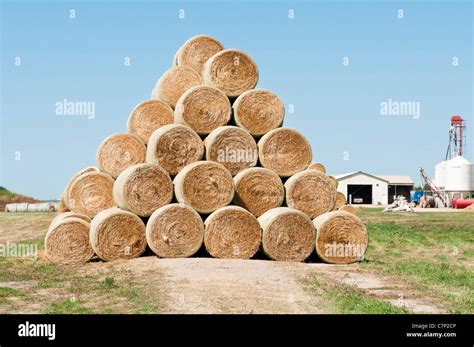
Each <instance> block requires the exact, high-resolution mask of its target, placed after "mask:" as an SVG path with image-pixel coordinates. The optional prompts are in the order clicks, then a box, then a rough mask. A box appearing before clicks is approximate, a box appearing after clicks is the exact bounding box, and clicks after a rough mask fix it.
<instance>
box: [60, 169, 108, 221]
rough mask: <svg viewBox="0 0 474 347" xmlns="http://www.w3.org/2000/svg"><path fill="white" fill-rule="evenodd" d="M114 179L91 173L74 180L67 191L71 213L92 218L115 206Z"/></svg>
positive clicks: (105, 175) (94, 172)
mask: <svg viewBox="0 0 474 347" xmlns="http://www.w3.org/2000/svg"><path fill="white" fill-rule="evenodd" d="M113 186H114V179H113V178H112V177H110V175H108V174H106V173H104V172H99V171H91V172H87V173H85V174H82V175H81V176H79V177H78V178H76V179H75V180H74V182H73V183H72V185H71V188H70V189H69V207H70V209H71V211H74V212H76V213H81V214H85V215H87V216H89V217H91V218H92V217H94V216H95V215H96V214H97V213H99V212H100V211H103V210H105V209H107V208H110V207H113V206H115V202H114V198H113V195H112V189H113Z"/></svg>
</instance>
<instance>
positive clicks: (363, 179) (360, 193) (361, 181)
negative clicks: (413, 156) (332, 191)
mask: <svg viewBox="0 0 474 347" xmlns="http://www.w3.org/2000/svg"><path fill="white" fill-rule="evenodd" d="M334 177H335V178H336V179H337V181H338V182H339V185H338V188H337V190H338V191H340V192H341V193H343V194H344V195H345V196H346V197H347V202H348V203H351V204H369V205H387V204H390V203H392V202H393V196H394V195H403V196H404V197H406V199H407V200H408V201H409V200H410V190H412V189H413V185H414V183H413V180H412V179H411V177H409V176H386V175H377V176H375V175H370V174H368V173H365V172H362V171H358V172H349V173H345V174H341V175H335V176H334Z"/></svg>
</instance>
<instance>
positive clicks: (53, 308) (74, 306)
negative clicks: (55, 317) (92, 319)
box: [44, 299, 94, 314]
mask: <svg viewBox="0 0 474 347" xmlns="http://www.w3.org/2000/svg"><path fill="white" fill-rule="evenodd" d="M44 313H47V314H84V313H94V311H93V310H91V309H90V308H87V307H83V306H82V302H80V301H78V300H71V299H69V300H64V301H60V302H55V303H52V304H51V305H50V306H49V307H48V309H47V310H46V311H45V312H44Z"/></svg>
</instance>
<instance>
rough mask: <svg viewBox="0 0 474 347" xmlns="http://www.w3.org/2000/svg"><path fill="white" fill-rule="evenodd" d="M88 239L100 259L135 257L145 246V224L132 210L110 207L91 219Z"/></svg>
mask: <svg viewBox="0 0 474 347" xmlns="http://www.w3.org/2000/svg"><path fill="white" fill-rule="evenodd" d="M90 241H91V245H92V248H93V249H94V251H95V253H96V254H97V255H98V256H99V258H100V259H102V260H105V261H109V260H115V259H130V258H136V257H139V256H140V255H141V254H142V253H143V252H144V251H145V248H146V236H145V224H144V223H143V221H142V220H141V219H140V217H138V216H137V215H135V214H133V213H132V212H129V211H125V210H122V209H119V208H110V209H107V210H105V211H102V212H100V213H99V214H98V215H97V216H95V218H94V219H93V220H92V223H91V229H90Z"/></svg>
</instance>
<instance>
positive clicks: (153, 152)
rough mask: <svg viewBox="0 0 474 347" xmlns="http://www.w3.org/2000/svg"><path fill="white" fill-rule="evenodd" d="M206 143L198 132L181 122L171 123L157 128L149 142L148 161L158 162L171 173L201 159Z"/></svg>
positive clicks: (173, 173) (175, 172)
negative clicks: (204, 143)
mask: <svg viewBox="0 0 474 347" xmlns="http://www.w3.org/2000/svg"><path fill="white" fill-rule="evenodd" d="M203 155H204V145H203V143H202V140H201V138H200V137H199V135H198V134H196V132H195V131H194V130H193V129H191V128H189V127H187V126H185V125H181V124H170V125H165V126H164V127H161V128H160V129H158V130H155V131H154V132H153V134H152V135H151V137H150V140H149V142H148V147H147V152H146V161H147V162H148V163H153V164H158V165H160V166H161V167H162V168H164V169H165V170H166V171H168V172H169V174H170V175H176V174H177V173H178V172H179V171H181V169H182V168H184V167H185V166H186V165H188V164H191V163H193V162H195V161H198V160H201V159H202V156H203Z"/></svg>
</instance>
